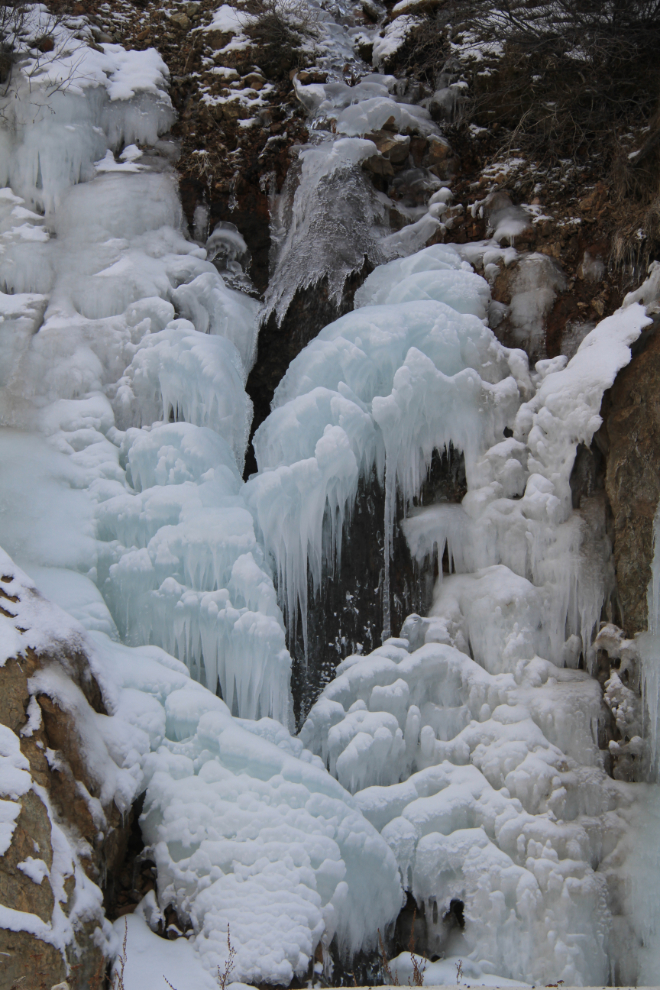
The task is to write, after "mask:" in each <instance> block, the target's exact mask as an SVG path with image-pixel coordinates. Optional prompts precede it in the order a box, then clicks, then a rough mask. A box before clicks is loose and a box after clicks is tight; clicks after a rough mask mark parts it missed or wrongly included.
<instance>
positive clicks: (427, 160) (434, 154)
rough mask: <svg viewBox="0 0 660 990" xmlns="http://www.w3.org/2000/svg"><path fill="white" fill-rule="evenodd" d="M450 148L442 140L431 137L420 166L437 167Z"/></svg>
mask: <svg viewBox="0 0 660 990" xmlns="http://www.w3.org/2000/svg"><path fill="white" fill-rule="evenodd" d="M450 151H451V148H450V147H449V145H448V144H447V142H446V141H444V140H443V139H442V138H439V137H436V136H435V135H434V134H432V135H431V137H430V138H429V141H428V151H427V152H426V154H425V155H424V158H423V159H422V165H426V166H429V165H439V164H440V162H444V161H445V160H446V158H447V156H448V155H449V153H450Z"/></svg>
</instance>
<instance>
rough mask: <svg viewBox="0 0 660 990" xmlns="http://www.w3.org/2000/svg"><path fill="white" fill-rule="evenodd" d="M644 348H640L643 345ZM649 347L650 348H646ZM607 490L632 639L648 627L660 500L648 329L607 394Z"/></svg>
mask: <svg viewBox="0 0 660 990" xmlns="http://www.w3.org/2000/svg"><path fill="white" fill-rule="evenodd" d="M640 345H641V346H640ZM644 345H645V346H644ZM602 416H603V420H604V423H603V428H602V429H601V430H600V432H599V434H598V436H599V439H600V438H601V437H602V440H603V444H602V445H603V446H604V447H605V448H606V450H605V453H606V458H607V470H606V475H605V488H606V491H607V496H608V498H609V501H610V505H611V507H612V513H613V516H614V563H615V568H616V577H617V586H618V592H619V601H620V605H621V611H622V617H621V625H622V626H623V628H624V629H625V630H626V633H627V635H629V636H631V635H633V634H634V633H638V632H641V631H643V630H645V629H646V627H647V614H648V610H647V601H646V589H647V587H648V583H649V580H650V577H651V562H652V560H653V517H654V515H655V511H656V507H657V505H658V499H659V498H660V334H658V324H657V322H656V323H655V324H654V325H653V326H652V327H650V328H648V329H647V330H646V331H644V334H643V336H642V339H641V340H640V342H639V343H638V345H637V353H635V354H634V356H633V359H632V361H631V362H630V364H629V365H628V367H627V368H624V369H623V370H622V371H621V372H619V375H618V377H617V379H616V381H615V383H614V385H613V386H612V388H611V389H610V390H609V392H608V393H607V394H606V396H605V400H604V403H603V409H602Z"/></svg>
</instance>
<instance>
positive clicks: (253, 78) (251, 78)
mask: <svg viewBox="0 0 660 990" xmlns="http://www.w3.org/2000/svg"><path fill="white" fill-rule="evenodd" d="M265 81H266V80H265V79H264V77H263V76H260V75H259V73H258V72H250V73H249V75H247V76H245V78H244V79H243V85H244V86H247V87H248V88H249V89H255V90H257V92H258V91H259V90H260V89H263V88H264V83H265Z"/></svg>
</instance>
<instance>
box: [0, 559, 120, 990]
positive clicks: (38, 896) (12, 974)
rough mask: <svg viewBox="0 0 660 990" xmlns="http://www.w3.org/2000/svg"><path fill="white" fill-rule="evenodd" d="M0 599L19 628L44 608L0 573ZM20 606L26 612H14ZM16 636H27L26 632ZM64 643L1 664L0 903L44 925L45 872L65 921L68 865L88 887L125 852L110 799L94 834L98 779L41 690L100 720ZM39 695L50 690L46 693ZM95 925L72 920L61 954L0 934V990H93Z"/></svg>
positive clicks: (78, 654) (77, 642)
mask: <svg viewBox="0 0 660 990" xmlns="http://www.w3.org/2000/svg"><path fill="white" fill-rule="evenodd" d="M3 566H6V565H4V564H3ZM17 589H18V590H17ZM0 597H1V599H2V601H3V602H5V601H6V602H7V604H9V605H11V611H10V610H9V609H8V608H4V606H3V611H4V613H5V614H6V615H7V616H10V617H13V618H14V620H15V623H14V624H15V626H16V628H19V627H21V628H23V626H25V625H28V624H29V622H30V619H29V618H26V617H28V616H30V615H36V616H37V620H38V616H39V614H40V609H48V608H49V606H48V603H46V602H44V601H43V599H41V596H40V595H39V594H38V592H35V591H34V590H32V589H30V588H28V587H26V586H25V585H23V584H22V583H21V580H20V577H17V578H16V580H14V579H13V576H12V575H11V574H6V573H3V574H2V576H0ZM23 600H25V604H27V605H28V606H29V608H30V609H34V612H31V611H28V610H26V611H24V612H21V605H22V604H23ZM37 620H35V621H37ZM25 631H26V632H27V633H28V634H29V632H30V629H29V628H28V629H27V630H25ZM67 637H68V638H66V637H65V638H64V639H62V641H61V642H60V641H53V642H52V646H49V647H48V652H43V653H39V654H37V653H35V651H34V650H32V649H30V648H29V647H27V646H26V647H25V648H24V649H23V651H22V652H21V654H20V655H19V656H18V657H14V658H10V659H8V660H7V661H6V663H5V664H4V665H3V666H2V667H0V723H2V725H4V726H5V727H6V729H8V730H9V732H10V733H13V734H14V737H15V742H14V745H15V747H16V750H17V751H18V750H20V752H21V753H22V755H23V757H24V758H25V760H26V764H25V765H24V767H23V771H22V774H23V784H22V785H21V787H20V788H19V790H18V795H16V794H13V795H12V794H8V795H4V794H1V793H0V798H8V799H9V800H10V801H11V802H13V803H14V807H15V809H16V811H17V814H16V817H15V818H14V829H13V832H12V835H11V841H10V844H9V847H8V848H7V850H6V852H5V854H4V856H2V857H1V858H0V905H4V906H6V907H10V908H12V909H13V910H15V911H18V912H23V913H24V914H26V915H28V916H29V915H32V916H33V917H34V916H36V917H37V918H39V919H41V921H42V922H45V923H46V924H49V923H50V922H51V919H52V917H53V910H54V903H55V899H54V888H53V886H51V876H50V873H51V871H53V870H56V871H57V872H56V873H53V877H57V878H58V882H59V883H61V884H62V886H63V889H64V893H65V896H66V900H65V901H64V902H63V903H62V904H61V907H62V909H63V911H64V913H65V914H67V915H69V914H70V912H71V910H72V908H73V906H74V904H75V902H76V897H77V891H76V884H77V880H76V868H77V867H76V863H80V865H81V866H82V867H83V868H84V869H85V870H86V872H87V874H88V876H89V877H90V878H91V879H92V880H93V881H95V882H100V878H101V877H105V876H106V875H107V874H110V875H112V872H113V871H114V870H115V869H116V867H117V864H118V863H119V861H120V860H121V858H122V856H123V854H124V850H125V846H126V843H127V839H128V829H129V827H130V825H129V823H128V822H126V823H124V822H123V821H122V816H121V814H120V813H119V811H118V809H117V808H116V807H115V805H114V802H113V803H111V804H110V805H108V804H107V803H106V805H105V806H104V807H103V813H102V815H103V816H104V817H105V821H104V822H103V823H102V830H101V829H100V828H99V825H100V822H99V820H98V818H99V815H100V805H99V803H98V800H97V802H96V806H95V814H96V818H95V817H94V816H93V814H92V805H91V801H90V798H96V799H98V798H99V797H100V795H101V781H99V780H97V779H96V777H95V774H94V773H92V772H91V771H90V767H89V764H88V762H87V756H86V751H85V744H84V740H83V738H82V737H81V734H80V732H79V731H78V727H77V724H76V718H75V715H74V714H73V713H72V712H69V711H66V712H65V711H64V710H63V709H62V708H61V707H60V705H59V704H58V701H57V697H56V693H57V690H58V689H57V687H56V686H55V687H52V688H51V687H50V686H49V687H48V688H46V683H48V684H49V685H50V684H53V685H57V684H58V683H59V684H62V685H63V689H64V690H65V692H66V697H67V699H69V700H70V699H72V698H74V699H77V700H76V706H77V707H76V708H75V710H79V711H80V712H81V714H82V715H83V717H84V718H85V719H86V720H88V721H89V720H91V719H92V718H93V717H94V711H95V712H97V713H103V714H105V708H104V705H103V700H102V697H101V692H100V689H99V687H98V684H97V683H96V681H95V679H94V677H93V676H92V673H91V670H90V668H89V664H88V661H87V658H86V656H85V654H84V652H83V649H82V647H83V641H82V640H81V639H80V638H79V636H78V634H77V632H76V631H75V629H74V630H71V631H70V632H69V633H67ZM46 670H48V671H51V670H52V672H53V674H54V675H56V676H55V677H54V678H52V679H51V680H49V681H48V682H45V681H44V682H43V684H42V687H41V690H40V692H39V693H38V694H36V695H35V693H34V691H35V690H36V689H35V688H33V687H32V686H31V685H32V683H33V682H32V680H31V679H32V678H35V677H36V675H39V673H40V672H41V671H46ZM37 680H38V677H37ZM47 691H52V692H53V697H51V696H50V693H46V692H47ZM68 703H69V702H67V704H68ZM30 779H31V786H30ZM26 785H27V787H28V788H29V789H27V790H26ZM54 822H57V824H58V825H59V826H61V827H62V828H63V831H64V833H65V834H66V835H69V836H71V837H72V839H73V842H72V845H71V856H72V859H73V861H74V862H73V863H72V865H71V868H70V872H67V871H68V870H69V867H67V866H66V865H64V867H63V866H62V863H63V862H64V864H66V857H64V860H62V859H61V858H60V860H59V863H58V861H54V858H53V844H54V840H53V828H54ZM79 843H80V845H84V847H86V848H87V849H88V850H89V855H88V858H87V859H82V860H81V859H80V858H79V856H78V854H77V853H76V852H75V847H76V846H77V845H78V844H79ZM26 861H27V862H26ZM78 875H80V871H79V868H78ZM53 882H54V881H53ZM100 920H101V919H100V916H99V917H94V916H92V917H90V918H89V920H86V921H84V922H83V921H81V919H76V918H75V916H74V917H72V922H73V925H74V929H75V942H71V943H70V944H69V945H68V947H67V950H66V958H65V957H63V956H62V954H61V953H60V952H59V951H58V950H57V949H56V948H54V947H53V946H51V945H49V944H47V943H46V942H44V941H42V940H41V939H39V938H37V937H36V936H35V935H32V934H30V933H29V932H26V931H19V932H14V931H9V930H7V929H2V928H0V958H2V966H0V990H12V987H14V985H16V986H17V987H19V986H20V987H23V986H25V987H26V988H30V990H33V988H34V990H50V988H51V987H52V986H54V985H56V984H58V983H60V982H62V981H63V980H64V979H66V980H67V982H68V985H69V986H70V988H71V990H101V987H102V986H103V982H104V979H105V967H106V959H105V957H104V955H103V950H102V948H101V946H100V945H98V944H97V942H98V939H97V937H96V935H95V933H96V930H97V928H98V926H99V924H100ZM21 978H22V980H23V982H20V983H19V982H18V981H19V980H21Z"/></svg>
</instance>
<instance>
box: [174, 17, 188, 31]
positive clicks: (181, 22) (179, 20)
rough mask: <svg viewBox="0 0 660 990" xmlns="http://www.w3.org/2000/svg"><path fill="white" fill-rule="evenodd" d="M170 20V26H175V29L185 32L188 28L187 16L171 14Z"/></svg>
mask: <svg viewBox="0 0 660 990" xmlns="http://www.w3.org/2000/svg"><path fill="white" fill-rule="evenodd" d="M170 20H171V21H172V24H176V26H177V27H180V28H183V30H184V31H187V30H188V28H189V27H190V18H189V17H188V15H187V14H171V15H170Z"/></svg>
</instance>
